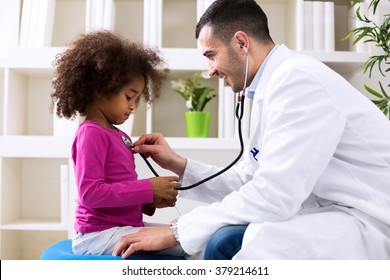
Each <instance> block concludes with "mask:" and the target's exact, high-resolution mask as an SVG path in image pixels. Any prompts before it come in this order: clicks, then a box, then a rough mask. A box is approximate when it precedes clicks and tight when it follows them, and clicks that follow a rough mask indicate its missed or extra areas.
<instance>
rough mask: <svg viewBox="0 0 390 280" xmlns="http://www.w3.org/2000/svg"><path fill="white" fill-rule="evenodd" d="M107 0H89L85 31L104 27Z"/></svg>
mask: <svg viewBox="0 0 390 280" xmlns="http://www.w3.org/2000/svg"><path fill="white" fill-rule="evenodd" d="M104 2H105V0H87V2H86V5H87V6H86V17H85V31H87V32H91V31H96V30H99V29H103V23H104Z"/></svg>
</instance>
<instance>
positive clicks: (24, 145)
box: [0, 136, 73, 159]
mask: <svg viewBox="0 0 390 280" xmlns="http://www.w3.org/2000/svg"><path fill="white" fill-rule="evenodd" d="M72 142H73V139H72V138H71V137H52V136H0V155H1V156H2V157H24V158H64V159H67V158H69V157H70V149H71V145H72Z"/></svg>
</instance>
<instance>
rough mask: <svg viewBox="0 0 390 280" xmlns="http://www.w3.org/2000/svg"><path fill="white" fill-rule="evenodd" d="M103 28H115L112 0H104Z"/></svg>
mask: <svg viewBox="0 0 390 280" xmlns="http://www.w3.org/2000/svg"><path fill="white" fill-rule="evenodd" d="M103 28H104V29H108V30H114V29H115V2H114V0H105V1H104V17H103Z"/></svg>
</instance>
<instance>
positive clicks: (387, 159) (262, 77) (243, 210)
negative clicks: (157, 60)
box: [113, 0, 390, 259]
mask: <svg viewBox="0 0 390 280" xmlns="http://www.w3.org/2000/svg"><path fill="white" fill-rule="evenodd" d="M196 37H197V39H199V42H200V45H201V48H202V52H203V54H204V56H205V57H206V58H207V59H208V62H209V74H210V76H214V75H217V76H218V77H219V78H221V79H224V80H225V82H226V83H227V84H228V85H230V86H231V87H232V89H233V90H234V91H235V92H238V91H240V90H241V89H242V87H243V85H244V80H243V77H244V74H245V58H246V51H248V56H249V74H248V85H250V86H249V87H248V89H247V98H252V99H253V106H252V112H251V118H252V119H251V137H250V143H249V145H248V146H247V148H246V151H245V153H244V158H243V160H242V161H241V162H240V163H239V164H238V165H237V166H235V167H233V168H232V169H230V170H229V171H227V172H226V173H224V174H223V175H221V176H219V177H217V178H215V179H213V180H211V181H209V182H207V183H205V184H202V185H200V186H198V187H196V188H194V189H191V190H188V191H181V192H180V194H181V195H182V196H184V197H187V198H191V199H198V200H201V201H205V202H209V203H211V204H210V205H209V206H202V207H197V208H195V209H194V210H193V211H191V212H190V213H188V214H186V215H183V216H181V217H179V219H178V220H177V221H174V222H173V223H172V225H170V226H163V227H156V228H150V229H143V230H141V231H140V232H138V233H136V234H132V235H127V236H124V237H123V238H122V240H121V241H120V242H119V243H118V244H117V246H116V249H115V250H114V252H113V254H114V255H120V254H122V256H123V257H127V256H128V255H130V254H132V253H134V252H135V251H138V250H146V251H153V250H160V249H165V248H168V247H172V246H174V245H175V244H177V243H180V244H181V246H182V247H183V249H184V250H185V251H186V252H187V253H188V254H190V255H193V254H196V253H198V252H201V251H204V250H205V248H206V246H207V249H206V255H205V258H222V259H223V258H226V259H229V258H232V257H233V259H390V122H389V120H388V119H386V117H385V116H384V115H383V114H382V112H380V111H379V110H378V109H377V108H376V107H375V106H374V105H373V104H372V102H371V101H369V100H368V99H367V98H366V97H364V96H363V94H362V93H360V92H358V91H357V90H356V89H355V88H354V87H352V86H351V85H350V84H349V83H348V82H347V81H345V80H344V79H343V78H342V77H341V76H340V75H339V74H337V73H336V72H334V71H332V70H331V69H329V68H328V67H327V66H325V65H324V64H322V63H321V62H319V61H317V60H315V59H313V58H311V57H307V56H304V55H302V54H297V53H294V52H292V51H290V50H289V49H288V48H287V47H286V46H285V45H275V44H274V42H273V40H272V39H271V37H270V35H269V31H268V26H267V18H266V15H265V14H264V13H263V11H262V9H261V8H260V7H259V6H258V5H257V4H256V2H255V1H253V0H238V1H230V0H216V1H215V2H213V4H212V5H211V6H210V7H209V9H208V10H207V11H206V12H205V14H204V15H203V16H202V18H201V19H200V20H199V22H198V24H197V26H196ZM247 113H248V112H247ZM134 144H135V145H136V148H135V151H136V152H139V153H144V154H145V155H146V156H150V157H151V158H152V159H153V160H155V161H156V162H157V163H158V164H159V165H160V166H162V167H163V168H166V169H169V170H171V171H173V172H175V173H176V174H178V175H179V176H181V180H182V185H183V186H187V185H190V184H191V183H195V182H197V181H199V180H201V179H203V178H204V177H206V176H208V175H210V174H212V173H215V172H216V171H217V170H218V168H217V167H214V166H209V165H206V164H203V163H200V162H197V161H195V160H191V159H186V158H183V157H181V156H180V155H178V154H176V153H174V151H173V150H172V149H171V148H170V147H169V146H168V144H167V142H166V141H165V139H164V138H163V136H162V135H161V134H149V135H144V136H142V137H141V138H140V139H139V140H138V141H137V142H135V143H134ZM242 236H243V239H242V241H241V238H242ZM209 240H210V241H209ZM232 241H235V242H232ZM232 244H233V245H232Z"/></svg>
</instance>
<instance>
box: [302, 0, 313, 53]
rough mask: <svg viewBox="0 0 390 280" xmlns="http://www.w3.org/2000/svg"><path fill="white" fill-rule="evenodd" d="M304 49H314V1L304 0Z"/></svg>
mask: <svg viewBox="0 0 390 280" xmlns="http://www.w3.org/2000/svg"><path fill="white" fill-rule="evenodd" d="M303 42H304V43H303V49H304V50H305V51H312V50H313V1H303Z"/></svg>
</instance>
